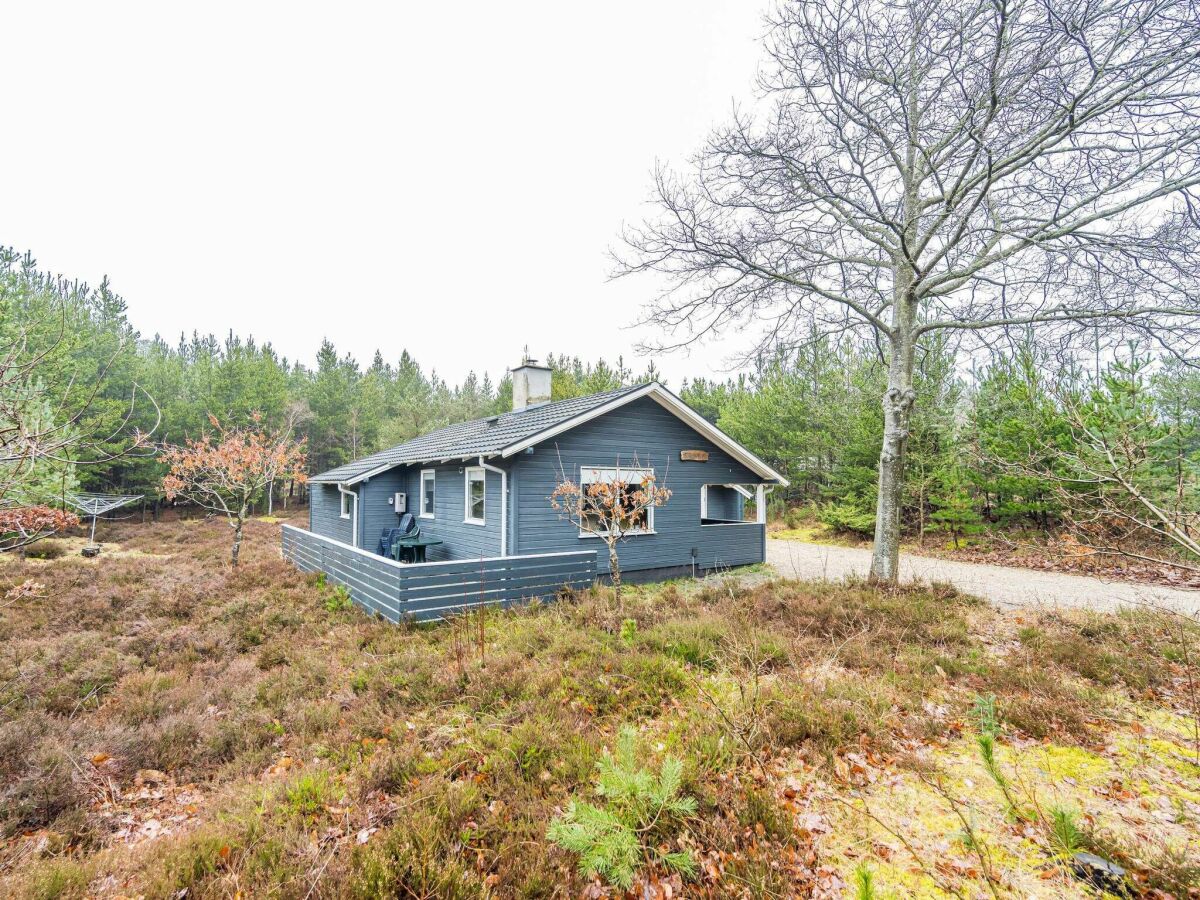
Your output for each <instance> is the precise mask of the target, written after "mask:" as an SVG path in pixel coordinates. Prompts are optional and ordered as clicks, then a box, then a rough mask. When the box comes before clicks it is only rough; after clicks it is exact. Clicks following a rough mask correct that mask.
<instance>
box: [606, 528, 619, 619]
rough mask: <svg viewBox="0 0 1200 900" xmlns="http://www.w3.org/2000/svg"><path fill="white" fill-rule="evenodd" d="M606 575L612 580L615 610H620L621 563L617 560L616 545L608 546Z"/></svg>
mask: <svg viewBox="0 0 1200 900" xmlns="http://www.w3.org/2000/svg"><path fill="white" fill-rule="evenodd" d="M608 574H609V576H610V577H611V578H612V585H613V596H614V597H615V599H616V601H617V608H618V609H620V608H621V561H620V560H619V559H618V558H617V545H616V544H615V543H612V544H609V545H608Z"/></svg>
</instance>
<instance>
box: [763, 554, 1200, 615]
mask: <svg viewBox="0 0 1200 900" xmlns="http://www.w3.org/2000/svg"><path fill="white" fill-rule="evenodd" d="M767 562H769V563H770V564H771V565H772V566H773V567H774V568H775V570H776V571H778V572H779V574H780V575H783V576H784V577H786V578H832V579H838V578H847V577H858V578H861V577H863V576H865V575H866V574H867V571H868V570H869V568H870V565H871V551H870V550H869V549H863V548H859V547H838V546H833V545H829V544H813V543H806V542H803V541H789V540H780V539H778V538H772V539H770V540H768V541H767ZM900 566H901V571H902V573H903V577H904V578H905V579H907V580H914V579H915V580H918V581H926V582H945V583H947V584H953V585H954V586H955V587H957V588H958V589H959V590H961V591H963V592H965V593H968V594H973V595H974V596H976V597H982V598H983V599H985V600H990V601H991V602H992V603H995V604H998V605H1000V606H1005V607H1028V606H1039V607H1045V608H1050V609H1054V608H1070V609H1090V610H1094V611H1098V612H1113V611H1115V610H1118V609H1120V608H1122V607H1128V606H1138V607H1146V608H1158V609H1168V610H1173V611H1176V612H1182V613H1185V614H1188V615H1192V616H1196V615H1200V591H1193V590H1185V589H1182V588H1171V587H1166V586H1163V585H1155V584H1143V583H1135V582H1124V581H1110V580H1106V579H1102V578H1094V577H1090V576H1086V575H1066V574H1063V573H1060V572H1046V571H1041V570H1037V569H1021V568H1016V567H1012V566H995V565H988V564H983V563H967V562H958V561H955V560H948V559H935V558H933V557H927V556H917V555H914V554H912V553H903V554H901V559H900Z"/></svg>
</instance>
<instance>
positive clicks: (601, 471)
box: [579, 466, 655, 537]
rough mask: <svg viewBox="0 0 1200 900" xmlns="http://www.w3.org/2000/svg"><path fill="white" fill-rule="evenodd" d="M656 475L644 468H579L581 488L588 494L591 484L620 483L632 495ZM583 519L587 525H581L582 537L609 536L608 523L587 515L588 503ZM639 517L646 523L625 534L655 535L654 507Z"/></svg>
mask: <svg viewBox="0 0 1200 900" xmlns="http://www.w3.org/2000/svg"><path fill="white" fill-rule="evenodd" d="M653 475H654V470H653V469H642V468H626V467H624V466H622V467H620V468H615V467H613V466H580V467H579V487H580V488H581V489H582V490H583V491H584V492H585V493H586V492H587V489H588V485H591V484H611V483H613V482H616V481H619V482H621V483H623V484H625V485H626V486H627V488H628V491H629V493H631V494H632V492H633V491H635V490H636V489H637V488H636V486H637V485H639V484H642V483H643V482H645V481H646V479H647V478H648V477H652V476H653ZM632 505H633V504H632V503H627V504H626V506H632ZM581 511H582V513H583V516H582V518H583V519H584V521H585V522H586V524H587V528H584V527H583V525H584V523H583V522H581V523H580V528H579V536H580V537H596V536H598V535H599V534H607V533H608V529H607V527H606V522H604V521H603V520H602V518H601V517H600V516H598V515H597V516H589V515H588V514H587V505H586V501H585V503H584V506H583V509H582V510H581ZM638 515H639V516H640V517H642V518H644V519H645V521H644V522H641V523H638V524H636V525H635V526H634V527H630V528H626V529H625V534H654V533H655V532H654V507H653V506H651V507H649V508H647V509H645V510H642V511H641V512H640V513H638Z"/></svg>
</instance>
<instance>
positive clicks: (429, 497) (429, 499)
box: [420, 469, 437, 519]
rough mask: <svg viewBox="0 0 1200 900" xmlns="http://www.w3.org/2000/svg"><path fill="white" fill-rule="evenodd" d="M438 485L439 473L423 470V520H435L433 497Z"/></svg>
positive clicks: (421, 514)
mask: <svg viewBox="0 0 1200 900" xmlns="http://www.w3.org/2000/svg"><path fill="white" fill-rule="evenodd" d="M436 484H437V473H435V472H434V471H433V469H422V470H421V512H420V516H421V518H422V519H432V518H433V495H434V488H435V486H436Z"/></svg>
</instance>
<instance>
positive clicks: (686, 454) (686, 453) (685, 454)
mask: <svg viewBox="0 0 1200 900" xmlns="http://www.w3.org/2000/svg"><path fill="white" fill-rule="evenodd" d="M679 458H680V459H682V460H683V461H684V462H708V451H707V450H680V451H679Z"/></svg>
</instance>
